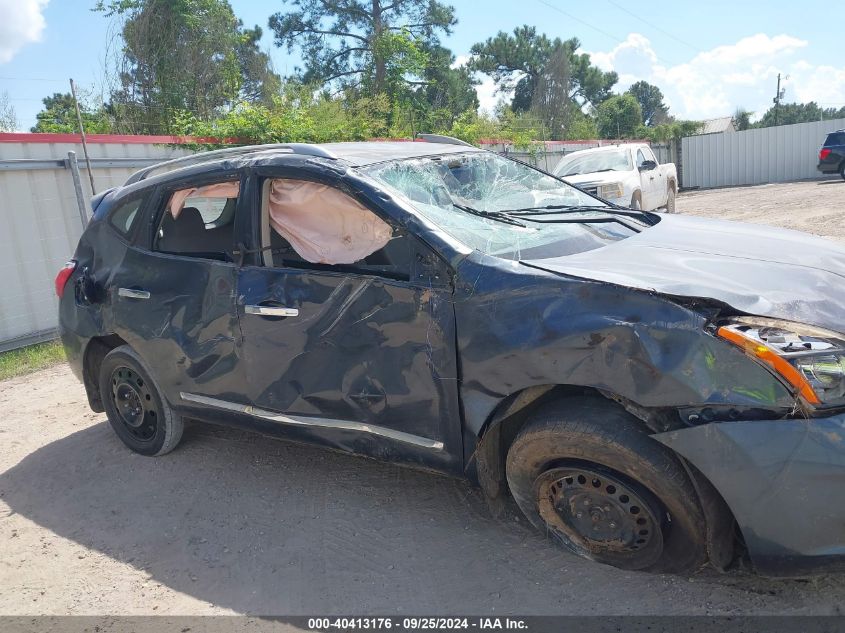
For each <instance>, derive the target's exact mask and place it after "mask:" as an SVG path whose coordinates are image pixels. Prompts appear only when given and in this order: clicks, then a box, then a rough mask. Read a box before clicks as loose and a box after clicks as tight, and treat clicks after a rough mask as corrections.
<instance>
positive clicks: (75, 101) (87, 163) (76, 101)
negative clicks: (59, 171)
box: [70, 79, 97, 196]
mask: <svg viewBox="0 0 845 633" xmlns="http://www.w3.org/2000/svg"><path fill="white" fill-rule="evenodd" d="M70 93H71V95H73V104H74V105H75V106H76V120H77V122H78V123H79V136H81V137H82V152H83V153H84V154H85V167H86V168H87V169H88V180H90V181H91V195H92V196H96V195H97V191H96V190H95V189H94V174H93V173H92V172H91V159H90V158H89V157H88V143H87V142H86V141H85V128H84V127H83V126H82V112H80V110H79V99H77V98H76V84H75V83H73V79H71V80H70Z"/></svg>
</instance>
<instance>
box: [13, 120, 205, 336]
mask: <svg viewBox="0 0 845 633" xmlns="http://www.w3.org/2000/svg"><path fill="white" fill-rule="evenodd" d="M15 136H21V135H15ZM69 151H74V152H76V156H77V159H78V161H79V168H80V176H81V180H82V188H83V191H84V194H85V199H86V202H87V200H88V199H90V196H91V185H90V182H89V180H88V173H87V171H86V169H85V165H86V163H85V160H84V155H83V152H82V146H81V144H79V143H75V142H58V143H53V142H0V227H2V228H0V279H2V292H0V351H2V350H5V349H11V348H14V347H18V346H20V345H23V344H27V343H30V342H35V341H38V340H43V339H45V338H49V337H51V336H52V335H53V333H54V331H55V328H56V326H57V307H58V306H57V299H56V296H55V292H54V287H53V280H54V279H55V277H56V273H57V272H58V271H59V268H60V267H61V266H62V265H63V264H64V263H65V262H66V261H67V260H68V259H70V258H71V256H72V255H73V251H74V250H75V249H76V243H77V241H78V240H79V236H80V235H81V234H82V223H81V221H80V217H79V209H78V206H77V202H76V195H75V192H74V188H73V180H72V177H71V172H70V170H69V169H67V168H65V166H64V165H63V164H62V163H60V162H59V161H64V160H65V159H67V154H68V152H69ZM88 151H89V154H90V157H91V161H92V164H93V165H95V166H96V168H95V169H94V170H93V175H94V186H95V188H96V190H97V191H98V192H100V191H104V190H106V189H109V188H111V187H114V186H116V185H120V184H123V182H124V181H125V180H126V179H127V178H128V177H129V175H130V174H131V173H132V172H134V171H136V170H138V169H140V168H141V167H142V166H144V165H148V164H151V163H152V162H158V161H161V160H166V159H168V158H171V157H174V156H180V155H183V154H186V153H189V152H187V150H184V149H181V148H172V147H168V146H167V145H154V144H151V143H145V144H140V143H121V142H108V143H105V142H100V143H97V142H90V143H89V144H88ZM21 159H28V160H27V162H20V161H21ZM106 159H112V160H106ZM29 161H35V162H29ZM87 211H88V215H89V216H90V208H89V209H87Z"/></svg>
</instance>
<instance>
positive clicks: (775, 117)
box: [754, 101, 845, 127]
mask: <svg viewBox="0 0 845 633" xmlns="http://www.w3.org/2000/svg"><path fill="white" fill-rule="evenodd" d="M843 117H845V107H842V108H839V109H837V108H821V107H819V105H818V104H817V103H816V102H815V101H810V102H808V103H781V104H780V105H779V106H772V107H771V108H769V109H768V110H766V113H765V114H764V115H763V116H762V117H760V120H759V121H758V122H757V124H756V125H755V126H754V127H771V126H773V125H791V124H793V123H808V122H810V121H822V120H824V119H839V118H843Z"/></svg>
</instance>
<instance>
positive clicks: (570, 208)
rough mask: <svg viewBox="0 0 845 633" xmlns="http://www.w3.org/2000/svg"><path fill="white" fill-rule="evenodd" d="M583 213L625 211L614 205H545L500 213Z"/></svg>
mask: <svg viewBox="0 0 845 633" xmlns="http://www.w3.org/2000/svg"><path fill="white" fill-rule="evenodd" d="M584 211H604V212H608V211H626V209H624V208H623V207H620V206H617V205H615V204H601V205H590V204H545V205H541V206H537V207H523V208H521V209H508V210H507V211H501V213H507V214H509V215H517V214H519V215H542V214H543V213H548V212H554V213H583V212H584Z"/></svg>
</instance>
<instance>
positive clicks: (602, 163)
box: [555, 149, 634, 177]
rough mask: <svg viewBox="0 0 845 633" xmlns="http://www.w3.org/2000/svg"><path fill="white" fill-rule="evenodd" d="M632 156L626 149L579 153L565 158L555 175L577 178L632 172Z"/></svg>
mask: <svg viewBox="0 0 845 633" xmlns="http://www.w3.org/2000/svg"><path fill="white" fill-rule="evenodd" d="M633 168H634V167H633V165H631V156H630V155H629V153H628V150H626V149H617V150H605V151H601V152H585V153H583V154H581V155H580V156H579V152H576V153H574V154H570V155H569V156H567V157H565V158H563V159H562V160H561V161H560V164H558V166H557V169H555V173H556V174H557V175H558V176H561V177H563V176H577V175H578V174H594V173H597V172H602V171H631V170H632V169H633Z"/></svg>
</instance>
